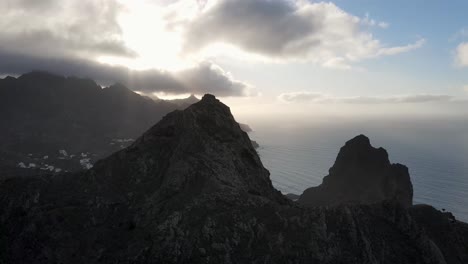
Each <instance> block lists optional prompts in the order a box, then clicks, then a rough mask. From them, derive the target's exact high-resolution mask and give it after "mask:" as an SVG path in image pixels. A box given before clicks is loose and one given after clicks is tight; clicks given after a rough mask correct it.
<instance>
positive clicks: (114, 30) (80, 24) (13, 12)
mask: <svg viewBox="0 0 468 264" xmlns="http://www.w3.org/2000/svg"><path fill="white" fill-rule="evenodd" d="M121 8H122V7H121V6H120V5H119V4H118V3H117V2H116V1H115V0H109V1H92V0H81V1H77V0H69V1H59V0H45V1H42V0H41V1H37V0H34V1H33V0H14V1H13V0H5V1H2V2H0V10H2V16H1V17H0V26H1V27H2V32H1V33H0V47H2V48H3V49H6V50H10V51H13V52H18V53H22V54H30V55H37V54H41V55H44V54H54V55H56V56H57V55H63V56H70V55H80V56H90V55H93V56H94V55H119V56H135V53H134V52H132V51H131V50H130V49H129V48H128V47H126V46H125V43H124V42H123V40H122V36H121V29H120V26H119V24H118V22H117V15H118V13H119V12H120V10H121Z"/></svg>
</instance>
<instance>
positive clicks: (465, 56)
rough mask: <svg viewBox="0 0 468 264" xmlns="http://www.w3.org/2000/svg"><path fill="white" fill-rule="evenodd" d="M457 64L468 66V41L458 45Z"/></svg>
mask: <svg viewBox="0 0 468 264" xmlns="http://www.w3.org/2000/svg"><path fill="white" fill-rule="evenodd" d="M455 60H456V63H457V65H459V66H461V67H466V66H468V42H463V43H461V44H460V45H458V47H457V49H456V54H455Z"/></svg>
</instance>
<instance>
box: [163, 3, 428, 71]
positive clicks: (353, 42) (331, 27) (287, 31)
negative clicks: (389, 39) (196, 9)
mask: <svg viewBox="0 0 468 264" xmlns="http://www.w3.org/2000/svg"><path fill="white" fill-rule="evenodd" d="M169 21H170V17H169ZM177 22H178V23H179V25H180V18H179V19H178V20H177ZM169 23H170V22H169ZM363 25H364V26H378V27H381V28H385V27H388V23H385V22H377V21H375V20H373V19H370V18H369V16H366V17H364V18H359V17H356V16H353V15H351V14H349V13H346V12H345V11H343V10H342V9H340V8H339V7H337V6H336V5H335V4H333V3H326V2H313V3H311V2H309V1H300V0H298V1H270V0H218V1H211V4H207V5H205V7H204V8H201V11H200V13H199V14H198V15H196V16H193V17H192V18H191V19H189V20H187V21H186V24H185V29H184V32H185V47H184V50H185V52H187V53H189V54H194V53H195V54H196V53H198V52H201V53H208V54H209V53H210V52H211V53H212V52H216V50H217V49H216V48H214V47H215V46H216V45H219V44H224V45H225V46H228V47H235V48H237V49H240V50H241V51H243V52H246V53H249V54H252V55H256V56H260V57H262V58H263V59H265V60H273V61H280V62H282V61H291V60H292V61H312V62H315V63H318V64H321V65H323V66H326V67H334V66H337V67H338V68H350V67H351V66H350V65H351V63H353V62H358V61H361V60H364V59H369V58H375V57H379V56H389V55H396V54H399V53H404V52H408V51H411V50H414V49H416V48H420V47H421V46H422V45H423V44H424V40H422V39H421V40H418V41H416V42H415V43H413V44H407V45H402V46H390V47H389V46H386V45H383V44H382V43H381V42H380V41H379V40H378V39H375V38H374V37H373V35H372V34H371V33H370V32H367V31H365V30H364V27H363ZM220 53H222V50H221V52H220ZM337 62H339V63H337Z"/></svg>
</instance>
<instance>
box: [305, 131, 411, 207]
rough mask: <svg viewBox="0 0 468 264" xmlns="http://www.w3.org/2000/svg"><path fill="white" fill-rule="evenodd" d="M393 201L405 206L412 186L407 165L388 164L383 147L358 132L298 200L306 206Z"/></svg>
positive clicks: (408, 201)
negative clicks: (325, 172) (376, 145)
mask: <svg viewBox="0 0 468 264" xmlns="http://www.w3.org/2000/svg"><path fill="white" fill-rule="evenodd" d="M386 200H389V201H394V202H397V203H399V204H400V205H401V206H404V207H409V206H411V205H412V202H413V186H412V184H411V180H410V176H409V173H408V168H407V167H406V166H404V165H401V164H391V163H390V161H389V159H388V153H387V151H386V150H385V149H383V148H374V147H372V146H371V144H370V141H369V139H368V138H367V137H366V136H364V135H359V136H357V137H355V138H353V139H351V140H350V141H348V142H346V145H345V146H344V147H342V148H341V150H340V152H339V153H338V157H337V158H336V161H335V164H334V165H333V167H331V168H330V171H329V175H328V176H325V178H323V183H322V184H321V185H320V186H317V187H312V188H309V189H307V190H305V191H304V193H303V194H302V195H301V197H300V198H299V200H298V202H299V203H301V204H303V205H306V206H326V205H339V204H353V203H354V204H373V203H379V202H382V201H386Z"/></svg>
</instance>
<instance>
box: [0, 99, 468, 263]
mask: <svg viewBox="0 0 468 264" xmlns="http://www.w3.org/2000/svg"><path fill="white" fill-rule="evenodd" d="M418 212H420V211H418V210H417V209H416V210H414V211H412V210H408V209H407V208H406V207H405V206H403V205H402V204H401V203H400V202H399V201H398V200H396V201H395V200H390V201H385V202H382V203H376V204H372V205H369V204H353V205H339V206H336V207H329V208H326V207H319V208H303V207H301V206H300V205H298V204H296V203H294V202H292V201H290V200H289V199H287V198H286V197H284V196H283V195H282V194H281V193H280V192H278V191H277V190H275V189H274V188H273V187H272V184H271V181H270V179H269V172H268V171H267V170H266V169H265V168H264V167H263V165H262V163H261V161H260V159H259V157H258V155H257V153H256V152H255V150H254V148H253V146H252V143H251V141H250V140H249V137H248V136H247V134H246V133H245V132H243V131H242V130H241V129H240V127H239V125H238V123H237V122H235V120H234V118H233V117H232V115H231V113H230V111H229V108H228V107H227V106H225V105H223V104H222V103H220V102H219V101H218V100H217V99H216V98H214V96H211V95H205V97H204V98H203V99H202V100H201V101H200V102H198V103H196V104H194V105H192V106H190V107H188V108H187V109H185V110H183V111H175V112H172V113H170V114H168V115H167V116H165V117H164V118H163V119H162V120H161V121H160V122H159V123H158V124H156V125H155V126H154V127H152V128H151V129H150V130H148V131H147V132H146V133H145V134H143V136H141V137H140V138H139V139H137V140H136V141H135V142H134V143H133V144H132V145H131V146H130V147H128V148H126V149H124V150H121V151H119V152H116V153H115V154H113V155H111V156H110V157H108V158H106V159H104V160H101V161H99V162H97V163H96V165H95V166H94V167H93V168H92V169H91V170H88V171H86V172H83V173H78V174H61V175H42V176H35V177H31V176H28V175H23V176H18V177H7V179H3V180H2V182H1V183H0V263H389V264H390V263H412V264H414V263H467V261H468V258H467V252H466V251H463V250H462V249H463V248H467V243H466V241H465V240H464V238H463V237H462V235H463V234H466V232H467V228H466V226H465V225H464V224H462V223H459V222H457V221H456V220H453V221H452V220H448V221H449V222H446V221H445V220H441V221H442V222H443V223H444V224H441V225H437V226H436V227H437V228H441V230H440V231H436V230H432V228H434V227H433V226H431V224H430V222H429V223H427V222H424V221H422V220H420V218H421V217H420V214H419V213H418ZM422 214H426V213H424V212H423V213H422ZM430 214H431V215H433V217H434V218H437V219H439V218H440V219H450V217H449V216H447V215H445V214H443V213H440V212H438V211H431V212H430ZM422 218H424V217H422ZM438 232H445V233H446V234H450V236H453V237H452V238H451V240H449V243H450V248H449V247H448V245H442V244H441V243H446V242H440V241H442V240H443V239H444V236H441V235H440V234H439V233H438ZM454 248H456V249H457V250H453V249H454Z"/></svg>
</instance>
